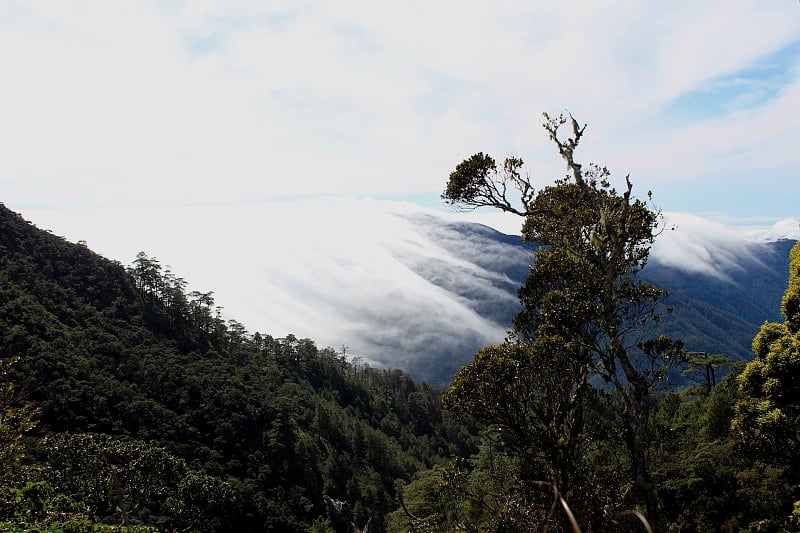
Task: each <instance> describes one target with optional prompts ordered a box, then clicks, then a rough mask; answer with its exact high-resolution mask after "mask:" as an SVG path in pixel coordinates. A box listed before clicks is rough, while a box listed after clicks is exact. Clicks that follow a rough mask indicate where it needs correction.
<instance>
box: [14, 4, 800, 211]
mask: <svg viewBox="0 0 800 533" xmlns="http://www.w3.org/2000/svg"><path fill="white" fill-rule="evenodd" d="M0 69H2V70H1V71H2V73H3V82H2V83H1V84H0V117H2V120H0V190H1V191H2V201H3V202H4V203H6V205H8V206H9V207H11V208H13V209H16V210H19V211H21V212H23V213H24V212H25V211H26V210H30V209H76V208H116V207H148V206H150V207H153V206H171V207H176V208H178V207H183V206H197V205H241V204H244V203H253V202H274V201H291V200H295V199H298V198H299V199H308V198H320V197H325V196H355V197H375V198H389V199H403V200H410V201H413V202H416V203H420V204H425V205H428V206H431V205H435V204H437V203H438V196H439V194H440V193H441V190H442V189H443V187H444V183H445V181H446V178H447V176H448V174H449V172H450V171H451V170H452V169H453V168H454V166H455V165H456V164H457V163H458V162H460V161H461V160H463V159H465V158H466V157H468V156H470V155H472V154H474V153H476V152H479V151H483V152H487V153H490V154H492V155H493V156H494V157H495V158H496V159H502V158H504V157H506V156H508V155H515V156H519V157H522V158H523V159H524V160H525V161H526V162H527V163H528V170H529V172H530V173H531V175H532V176H533V177H534V181H535V182H536V183H541V184H544V185H546V184H547V183H550V182H551V180H552V179H554V178H556V177H559V176H561V175H562V174H563V171H564V169H563V165H562V163H561V162H560V161H559V159H558V157H557V154H556V152H555V150H554V147H553V146H552V144H551V143H550V142H549V141H548V139H547V137H546V135H545V133H544V131H543V130H542V129H541V122H542V119H541V114H542V112H549V113H552V114H558V113H560V112H565V111H568V112H571V113H572V114H573V115H574V116H575V117H576V118H577V119H578V120H579V121H581V122H582V123H587V124H588V129H587V134H586V136H585V137H584V145H583V147H582V148H581V151H580V152H579V156H580V157H581V158H582V160H584V161H593V162H596V163H600V164H603V165H606V166H608V167H609V169H611V170H612V172H614V173H615V174H616V175H617V177H618V179H621V178H622V176H624V175H626V174H630V175H631V179H632V181H633V182H634V187H635V191H638V193H639V194H640V196H643V195H644V194H645V193H646V191H648V190H652V191H653V193H654V196H655V198H656V202H657V203H658V205H659V206H660V207H661V208H663V209H664V210H666V211H678V212H690V213H694V214H699V215H703V216H710V217H715V218H717V219H719V220H723V221H733V222H737V223H742V222H750V223H756V224H757V223H771V222H774V221H775V220H777V219H779V218H785V217H796V216H797V215H798V209H797V199H798V197H800V179H798V178H799V176H798V168H800V165H799V164H798V163H800V150H798V149H797V139H798V138H800V120H798V118H799V117H798V115H800V3H798V2H797V1H795V0H767V1H765V0H758V1H757V0H753V1H737V0H719V1H716V0H706V1H704V2H695V1H680V0H677V1H675V2H670V4H669V5H668V6H667V5H664V4H663V3H656V2H635V1H630V0H592V1H575V2H545V1H530V0H526V1H522V0H500V1H497V2H472V1H459V2H450V1H440V2H417V1H407V2H393V3H383V2H366V1H364V2H361V1H349V0H343V1H341V2H325V1H321V0H320V1H313V0H312V1H303V0H297V1H291V2H289V1H283V0H277V1H250V0H230V1H226V2H212V1H203V0H195V1H186V2H183V1H179V0H161V1H157V2H148V1H146V0H136V1H124V0H122V1H115V2H107V1H105V0H98V1H92V0H85V1H82V2H79V3H76V2H68V1H64V0H52V1H46V0H43V1H36V2H33V1H30V2H18V1H15V0H5V1H4V2H3V4H2V7H0Z"/></svg>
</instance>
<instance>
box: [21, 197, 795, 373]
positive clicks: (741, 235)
mask: <svg viewBox="0 0 800 533" xmlns="http://www.w3.org/2000/svg"><path fill="white" fill-rule="evenodd" d="M23 216H25V217H26V218H29V219H30V220H32V221H33V222H34V223H36V224H37V225H38V226H39V227H42V228H49V229H52V230H53V231H54V233H56V234H60V235H65V236H66V238H67V239H69V240H71V241H77V240H86V241H87V243H88V245H89V247H90V248H92V249H93V250H95V251H97V252H98V253H101V254H103V255H105V256H106V257H109V258H111V259H116V260H118V261H121V262H122V263H124V264H129V263H130V262H131V261H132V260H133V259H134V257H135V256H136V254H137V253H138V252H139V251H145V252H146V253H147V254H148V255H150V256H155V257H157V258H158V259H159V260H160V261H161V263H162V265H165V266H166V265H170V266H171V268H172V271H173V272H174V273H175V274H176V275H178V276H182V277H184V278H186V279H187V280H188V282H189V290H200V291H204V292H205V291H209V290H213V291H214V293H215V294H214V296H215V300H216V303H217V304H218V305H220V306H222V307H223V308H224V309H223V315H224V316H226V317H228V318H234V319H236V320H238V321H240V322H242V323H243V324H244V325H245V326H246V327H247V328H248V329H249V330H250V331H260V332H262V333H267V334H270V335H273V336H276V337H280V336H284V335H286V334H288V333H293V334H295V335H297V336H299V337H309V338H312V339H314V340H315V341H316V342H317V343H318V344H320V345H322V346H332V347H334V348H337V349H338V348H341V347H343V346H346V347H347V348H348V350H347V351H348V353H349V354H351V355H359V356H362V357H364V358H365V359H367V360H369V361H371V362H373V363H375V364H385V365H388V366H392V367H401V368H404V369H406V370H409V371H411V372H413V373H414V374H415V375H416V376H418V377H422V378H424V379H429V380H433V381H438V382H446V381H448V380H449V379H450V378H451V377H452V374H453V372H454V371H455V370H456V369H457V368H458V366H459V365H460V364H463V363H464V362H465V361H467V360H469V359H470V358H471V357H472V355H473V354H474V353H475V351H476V350H477V349H478V348H480V347H481V346H484V345H486V344H492V343H497V342H500V341H502V340H503V338H504V337H505V335H506V330H507V329H508V328H509V327H510V321H511V318H512V317H513V315H514V314H515V313H516V310H517V309H518V302H517V297H516V291H517V288H518V287H519V286H520V284H521V283H522V281H523V280H524V279H525V277H526V276H527V273H528V270H529V264H530V260H531V255H532V253H533V248H532V247H523V246H521V243H520V239H519V237H514V236H509V235H504V234H502V233H499V232H497V231H495V230H494V229H491V228H489V227H487V226H484V225H480V224H475V223H473V222H468V221H467V220H469V219H468V218H465V215H463V214H460V215H459V214H453V213H445V212H440V211H435V210H429V209H425V208H422V207H419V206H415V205H413V204H407V203H401V202H390V201H379V200H371V199H361V200H355V199H325V200H304V201H291V202H290V201H286V202H268V203H259V204H249V205H243V206H242V205H240V206H235V207H180V208H147V209H94V210H46V211H32V212H25V213H23ZM469 216H471V215H469ZM485 220H488V219H485ZM667 223H668V224H674V225H676V226H677V228H676V229H675V230H674V231H665V232H664V233H663V234H662V235H661V236H660V237H659V238H658V239H657V241H656V244H655V245H654V247H653V252H652V262H653V263H656V264H661V265H665V266H671V267H675V268H677V269H679V270H682V271H686V272H691V273H698V274H706V275H711V276H714V277H716V278H718V279H721V280H728V278H729V276H730V274H731V273H735V272H736V271H737V269H738V270H741V269H742V268H744V267H743V266H742V265H743V264H744V263H747V261H753V260H756V261H757V260H758V259H757V254H756V253H755V252H754V251H755V250H756V249H757V247H758V245H759V242H763V240H764V239H765V238H766V237H768V236H775V235H778V233H777V231H778V230H783V229H786V228H784V225H786V227H789V226H790V224H788V223H786V224H784V223H780V224H778V225H776V227H775V228H773V230H771V231H764V232H762V233H758V234H756V233H753V232H750V233H747V232H745V231H742V230H737V229H732V228H730V227H728V226H725V225H723V224H720V223H716V222H712V221H709V220H705V219H702V218H700V217H696V216H691V215H682V214H676V213H670V214H668V216H667ZM789 229H791V228H789ZM432 353H435V354H437V355H436V359H435V360H434V359H433V358H432V357H431V354H432Z"/></svg>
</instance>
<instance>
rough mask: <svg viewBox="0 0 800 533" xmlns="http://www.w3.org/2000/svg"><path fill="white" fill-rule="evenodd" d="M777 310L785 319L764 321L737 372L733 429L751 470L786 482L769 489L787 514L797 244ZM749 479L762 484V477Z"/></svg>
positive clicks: (798, 321)
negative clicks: (746, 360)
mask: <svg viewBox="0 0 800 533" xmlns="http://www.w3.org/2000/svg"><path fill="white" fill-rule="evenodd" d="M781 313H782V314H783V317H784V318H785V319H786V320H785V322H784V323H782V324H781V323H776V322H765V323H764V324H763V325H762V326H761V329H760V330H759V332H758V334H756V336H755V338H754V339H753V352H754V353H755V359H754V360H753V361H751V362H750V363H749V364H748V365H747V366H746V367H745V369H744V371H743V372H742V373H741V374H740V375H739V387H740V389H741V393H742V395H743V396H744V398H743V399H742V400H741V401H740V402H739V404H738V405H737V407H736V414H735V416H734V420H733V424H732V431H733V434H734V437H735V439H736V442H737V444H738V446H739V448H740V449H741V450H742V452H743V455H744V457H746V458H747V459H748V462H749V463H750V464H751V465H752V467H751V469H750V470H751V471H761V470H764V471H768V472H772V473H773V474H775V475H777V476H778V477H779V478H780V480H779V481H780V482H779V483H778V485H783V486H786V485H788V490H783V491H771V493H772V494H773V498H774V500H773V501H777V502H780V503H779V506H782V509H781V511H782V512H783V516H786V515H788V513H789V512H791V507H792V502H793V501H794V500H796V499H798V497H800V467H798V464H800V463H798V461H800V243H798V244H796V245H795V246H794V247H793V248H792V251H791V254H790V263H789V286H788V288H787V289H786V292H785V294H784V296H783V301H782V305H781ZM746 473H747V472H744V473H743V474H746ZM745 477H746V476H743V479H744V478H745ZM751 477H754V479H755V480H756V482H757V484H761V485H763V484H764V483H763V481H762V480H765V479H766V478H765V476H763V475H760V476H751ZM780 492H783V494H781V493H780ZM776 493H777V494H776ZM798 503H800V502H798Z"/></svg>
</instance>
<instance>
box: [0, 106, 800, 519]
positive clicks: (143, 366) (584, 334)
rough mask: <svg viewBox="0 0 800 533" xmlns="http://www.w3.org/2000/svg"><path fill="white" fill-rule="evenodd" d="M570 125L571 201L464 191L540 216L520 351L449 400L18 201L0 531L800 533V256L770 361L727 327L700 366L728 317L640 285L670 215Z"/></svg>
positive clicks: (494, 179)
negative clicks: (123, 254)
mask: <svg viewBox="0 0 800 533" xmlns="http://www.w3.org/2000/svg"><path fill="white" fill-rule="evenodd" d="M570 119H571V117H570ZM570 119H564V118H558V119H554V120H551V119H549V118H548V120H547V122H546V124H545V127H546V128H547V131H548V132H549V134H550V136H551V139H552V140H553V141H554V142H555V143H556V146H557V148H558V151H559V153H560V154H561V156H562V157H563V158H564V159H565V161H566V162H567V168H568V170H569V175H568V176H567V177H566V178H565V179H562V180H558V181H556V182H555V183H554V184H553V185H552V186H549V187H545V188H543V189H541V190H534V189H533V186H532V185H531V184H530V182H529V181H528V179H527V178H525V177H523V176H522V173H521V169H522V162H521V161H520V160H518V159H513V158H512V159H508V160H506V161H505V164H504V165H503V167H502V169H500V170H498V168H497V165H496V163H495V162H494V160H493V159H491V158H490V157H488V156H485V155H483V154H479V155H477V156H474V157H473V158H470V159H469V160H467V161H465V162H464V163H462V164H461V165H459V166H458V167H457V168H456V170H455V172H453V174H452V175H451V180H450V182H449V183H448V188H447V190H446V192H445V198H446V199H447V200H449V201H451V202H454V203H456V204H459V205H466V206H474V205H489V206H493V207H498V208H500V209H504V210H507V211H511V212H515V213H517V214H519V215H521V216H522V217H524V220H525V225H524V226H523V237H524V238H525V239H526V240H527V241H529V243H533V242H535V243H536V247H537V251H536V261H535V262H534V264H533V266H532V267H530V270H529V272H528V274H529V275H528V277H527V279H526V280H525V282H524V284H522V287H521V288H520V291H519V297H520V303H521V306H520V309H521V311H520V312H519V313H518V314H517V315H516V316H515V317H514V318H513V328H514V329H513V331H512V332H511V334H510V335H509V339H507V341H506V342H504V343H503V344H500V345H498V346H487V347H484V348H483V349H481V350H479V351H478V353H477V354H476V355H475V358H474V360H473V361H472V362H471V363H470V364H468V365H466V366H464V367H463V368H461V370H460V371H459V372H458V374H457V375H456V377H455V379H454V380H453V382H452V384H451V385H450V386H449V387H448V388H447V389H446V390H440V389H437V388H435V387H431V386H429V385H425V384H422V385H420V384H417V383H415V382H414V381H413V380H412V379H411V378H410V377H409V376H408V375H405V374H403V373H402V372H400V371H397V370H393V371H390V370H378V369H375V368H370V367H369V366H368V365H366V364H363V362H359V361H352V362H351V361H348V360H347V358H346V357H345V354H342V353H337V352H336V351H335V350H331V349H327V348H326V349H319V348H317V347H316V346H315V345H314V344H313V342H312V341H310V340H307V339H297V338H295V337H293V336H291V335H290V336H287V337H286V338H282V339H276V338H273V337H271V336H269V335H266V334H261V333H252V334H251V333H250V332H248V331H246V330H245V328H244V327H243V326H242V324H240V323H238V322H236V321H235V320H227V321H226V320H223V319H222V317H221V315H220V313H219V309H218V308H216V307H215V306H214V299H213V294H212V293H203V292H197V291H195V292H191V293H188V294H187V291H186V287H187V285H186V282H185V281H184V280H183V279H181V278H179V277H177V276H176V275H175V274H174V273H172V272H170V271H169V270H168V269H166V268H164V267H162V265H161V264H160V263H159V262H158V261H157V260H156V259H155V258H151V257H148V256H147V255H145V254H140V255H139V256H138V257H137V258H136V260H135V261H134V262H133V264H132V265H131V266H130V267H129V268H125V267H124V266H122V265H120V264H118V263H114V262H110V261H108V260H106V259H103V258H102V257H99V256H97V255H96V254H94V253H93V252H92V251H91V250H89V249H88V248H86V247H85V246H82V245H76V244H71V243H68V242H66V241H65V240H64V239H61V238H59V237H56V236H54V235H52V234H50V233H48V232H44V231H41V230H38V229H36V228H35V227H33V226H32V225H31V224H29V223H27V222H25V221H24V220H23V219H22V218H21V217H20V216H19V215H16V214H14V213H12V212H10V211H8V210H7V209H5V207H3V206H2V205H0V361H2V364H1V365H0V498H1V499H2V501H0V530H11V531H29V530H39V531H173V530H176V529H177V530H178V531H281V532H283V531H286V532H293V531H313V532H330V531H332V532H337V533H338V532H342V533H344V532H346V533H351V532H353V531H355V530H356V527H355V526H356V525H357V526H359V527H363V526H364V525H365V524H367V523H369V530H370V531H371V532H373V533H375V532H382V531H390V532H396V533H399V532H405V531H414V532H443V531H464V532H518V531H523V532H524V531H542V530H549V531H574V530H577V529H578V528H580V529H581V530H582V531H636V530H639V531H645V530H646V529H645V528H646V527H647V525H648V524H649V525H651V526H652V527H653V529H654V530H656V531H754V532H755V531H800V501H799V500H800V468H798V466H797V465H798V464H800V444H798V443H800V410H799V409H798V401H799V400H800V385H798V383H800V348H798V346H800V245H796V246H795V247H794V249H793V251H792V255H791V264H790V278H789V287H788V289H787V290H786V292H785V294H784V296H783V299H782V306H781V310H782V314H783V322H768V323H765V324H764V325H763V326H762V328H761V330H760V332H759V333H758V334H757V335H756V336H755V340H754V341H753V350H754V352H755V359H754V360H753V361H752V362H751V363H749V364H747V365H744V364H742V363H739V364H738V366H737V364H732V363H730V359H729V358H728V357H726V356H724V355H720V352H721V353H725V355H731V354H729V353H726V345H725V344H724V342H723V341H724V339H722V337H724V336H725V335H728V336H731V335H732V334H731V332H729V331H727V330H726V329H725V328H721V330H722V331H721V332H719V334H718V333H717V332H715V333H714V335H715V336H719V337H720V345H719V349H711V348H709V350H708V353H705V352H704V353H697V352H689V351H687V350H685V349H684V345H683V344H682V343H681V342H680V341H678V340H672V339H671V338H669V337H668V336H666V335H664V334H665V333H667V334H673V333H675V332H676V331H680V330H681V328H680V327H677V328H676V325H678V326H679V325H680V324H681V323H683V322H697V324H696V325H697V326H698V327H701V328H705V327H706V324H710V325H716V326H719V325H718V324H715V318H714V317H715V316H717V315H713V314H711V313H709V312H708V308H703V309H702V310H701V311H700V313H702V314H705V315H706V316H705V317H704V319H706V321H705V322H699V321H698V320H696V319H694V318H689V319H687V318H686V317H683V318H680V317H677V318H675V315H676V314H677V313H673V314H672V315H670V314H668V313H667V309H666V307H665V300H664V297H665V294H664V291H662V289H660V288H659V287H658V285H657V283H653V281H654V280H653V278H643V277H642V276H643V274H644V270H643V269H644V267H645V265H646V262H647V259H648V254H649V250H650V245H651V244H652V241H653V238H654V236H655V234H656V233H657V232H658V231H660V225H659V224H660V216H659V213H658V212H657V211H654V210H653V209H652V208H651V207H650V206H649V205H648V203H646V202H644V201H641V200H638V199H636V198H635V197H634V196H633V194H632V185H631V183H630V182H629V181H628V180H627V179H626V180H625V186H624V188H622V189H621V191H617V190H616V189H614V187H613V186H612V185H611V178H610V176H609V173H608V171H607V170H606V169H604V168H602V167H597V166H587V167H583V166H581V165H580V164H578V163H577V162H576V161H575V159H574V151H575V149H576V148H577V146H578V144H579V141H580V139H581V137H582V136H583V128H581V127H579V125H578V124H577V123H576V122H575V121H574V120H570ZM565 125H566V126H567V127H571V134H570V135H571V136H570V137H568V138H567V139H562V137H561V136H560V134H561V131H560V129H561V128H562V127H564V126H565ZM512 189H517V190H519V192H520V193H521V194H520V198H519V200H520V201H518V202H517V203H511V202H510V201H509V200H508V199H507V198H506V193H508V192H510V191H511V190H512ZM529 245H531V246H532V244H529ZM643 279H647V280H648V281H643ZM753 290H758V286H757V285H754V286H753ZM715 294H721V292H718V293H715ZM775 297H776V299H779V298H780V295H775ZM714 308H715V309H724V312H725V313H727V315H726V316H724V317H723V316H722V315H718V316H720V317H721V319H724V320H725V323H726V324H735V323H737V322H736V318H737V317H736V313H738V312H740V311H741V313H742V316H741V319H742V324H746V323H749V322H750V321H752V319H753V316H756V315H757V314H758V313H759V312H760V311H759V309H757V308H756V307H755V306H752V305H748V304H747V302H746V301H744V300H743V301H742V302H740V303H736V301H733V300H732V301H721V302H718V303H717V304H715V307H714ZM731 317H733V319H731ZM736 335H738V336H742V333H738V334H736ZM676 338H677V336H676ZM705 338H706V342H707V339H708V338H709V337H708V336H706V337H705ZM711 338H713V336H712V337H711ZM680 373H683V374H684V376H685V377H686V379H687V380H688V381H689V382H693V383H696V384H697V385H696V386H690V387H684V388H675V387H673V386H672V385H671V384H670V382H669V376H676V375H680ZM723 376H724V377H723ZM442 405H444V406H445V407H446V409H444V410H443V409H442Z"/></svg>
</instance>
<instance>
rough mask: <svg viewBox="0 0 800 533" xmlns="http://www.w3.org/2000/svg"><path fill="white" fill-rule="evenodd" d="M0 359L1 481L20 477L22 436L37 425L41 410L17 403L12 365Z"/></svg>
mask: <svg viewBox="0 0 800 533" xmlns="http://www.w3.org/2000/svg"><path fill="white" fill-rule="evenodd" d="M18 360H19V358H18V357H15V358H13V359H11V360H9V361H8V362H6V361H3V360H2V359H0V485H2V484H3V483H10V482H14V481H19V473H20V471H21V470H22V465H21V460H22V458H23V451H24V450H23V442H22V436H23V434H24V433H25V432H27V431H30V430H31V429H33V428H34V427H35V426H36V420H35V417H36V415H37V414H38V410H37V409H35V408H33V407H32V406H30V405H22V406H19V405H16V404H17V398H16V394H15V392H14V384H13V383H12V382H11V380H10V379H9V378H8V372H9V368H10V367H11V365H13V364H14V363H15V362H17V361H18Z"/></svg>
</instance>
